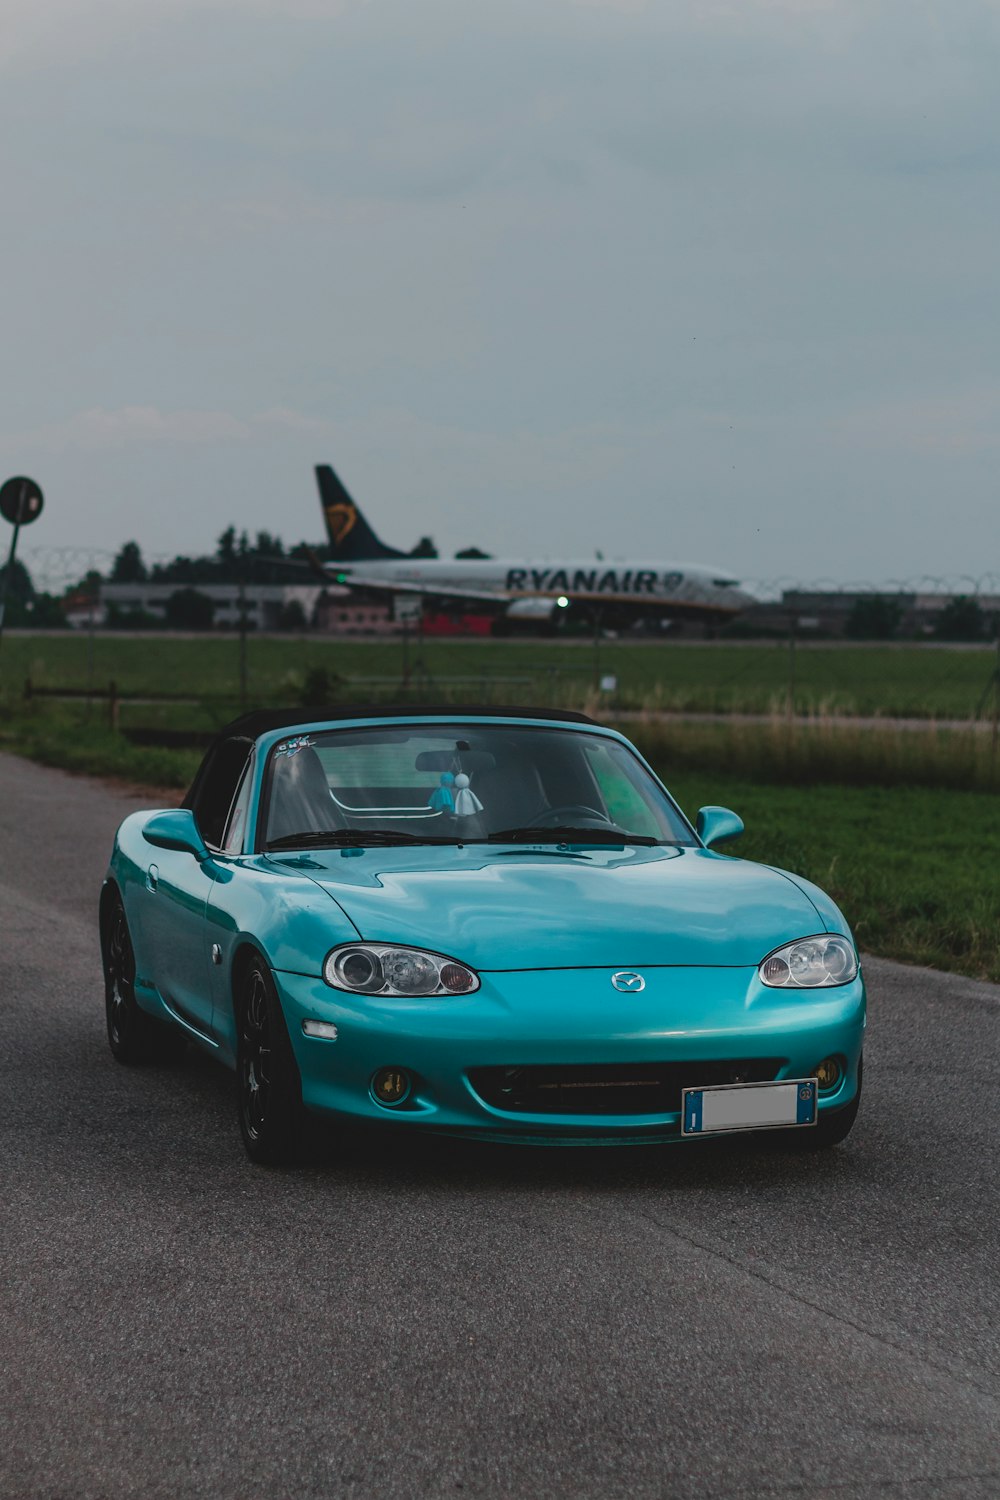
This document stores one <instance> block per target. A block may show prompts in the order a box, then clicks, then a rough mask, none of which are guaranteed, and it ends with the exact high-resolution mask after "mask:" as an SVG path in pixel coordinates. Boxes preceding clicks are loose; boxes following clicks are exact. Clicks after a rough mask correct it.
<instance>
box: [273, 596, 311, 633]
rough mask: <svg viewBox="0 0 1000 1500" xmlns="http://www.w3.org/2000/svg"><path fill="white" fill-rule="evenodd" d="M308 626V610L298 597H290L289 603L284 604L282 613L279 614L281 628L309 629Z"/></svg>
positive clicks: (279, 626) (279, 627)
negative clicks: (303, 606) (306, 610)
mask: <svg viewBox="0 0 1000 1500" xmlns="http://www.w3.org/2000/svg"><path fill="white" fill-rule="evenodd" d="M308 627H309V621H308V620H307V619H306V612H305V610H304V609H303V608H302V605H301V603H300V602H299V600H298V599H289V601H288V603H287V604H283V605H282V607H281V613H280V614H279V615H278V629H279V630H299V631H302V630H307V629H308Z"/></svg>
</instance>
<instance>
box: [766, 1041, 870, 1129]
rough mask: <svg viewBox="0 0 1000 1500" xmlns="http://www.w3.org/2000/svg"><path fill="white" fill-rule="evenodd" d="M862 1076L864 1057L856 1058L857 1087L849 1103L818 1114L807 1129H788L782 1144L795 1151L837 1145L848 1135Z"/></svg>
mask: <svg viewBox="0 0 1000 1500" xmlns="http://www.w3.org/2000/svg"><path fill="white" fill-rule="evenodd" d="M863 1077H864V1058H859V1059H858V1088H857V1092H856V1094H855V1095H854V1098H853V1099H852V1100H851V1102H850V1104H845V1105H844V1107H843V1108H842V1109H831V1110H827V1111H826V1112H824V1113H821V1114H820V1117H819V1119H818V1120H817V1121H816V1124H815V1125H813V1127H812V1128H811V1129H809V1130H790V1131H789V1132H788V1134H787V1135H785V1136H783V1142H784V1144H786V1145H788V1146H789V1147H791V1148H792V1150H795V1151H828V1150H829V1149H830V1147H831V1146H839V1145H840V1143H841V1141H843V1140H846V1138H847V1136H848V1135H850V1133H851V1129H852V1128H853V1125H854V1122H855V1120H856V1119H857V1117H858V1110H859V1108H860V1106H861V1082H862V1078H863Z"/></svg>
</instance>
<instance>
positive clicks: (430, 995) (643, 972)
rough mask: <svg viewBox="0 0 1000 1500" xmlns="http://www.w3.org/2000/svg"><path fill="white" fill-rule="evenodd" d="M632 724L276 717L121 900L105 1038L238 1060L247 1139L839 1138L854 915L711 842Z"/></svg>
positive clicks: (711, 818) (139, 845)
mask: <svg viewBox="0 0 1000 1500" xmlns="http://www.w3.org/2000/svg"><path fill="white" fill-rule="evenodd" d="M742 828H743V824H742V822H741V821H740V819H739V818H738V817H737V816H736V814H735V813H732V812H729V811H728V810H727V809H725V808H721V807H703V808H702V809H701V811H700V812H699V814H698V817H697V822H696V824H695V826H694V827H692V826H691V824H690V823H689V822H688V820H687V819H686V818H685V816H684V814H683V813H682V812H681V811H680V809H679V808H678V806H677V805H676V803H675V802H674V801H673V800H672V799H671V797H670V796H669V794H668V793H667V791H666V789H665V788H664V787H663V785H662V784H661V782H660V781H659V780H658V779H657V777H656V776H655V775H654V773H653V771H652V770H651V769H650V767H649V766H648V765H647V764H646V763H645V761H644V760H643V759H642V757H641V756H640V755H639V754H638V752H637V751H636V750H635V749H634V747H633V746H632V745H630V743H629V742H628V740H626V739H625V738H624V737H623V736H622V735H620V734H618V733H616V732H615V731H614V730H611V729H605V728H602V727H601V726H600V725H598V724H595V723H593V722H592V721H591V720H589V719H587V718H585V717H584V716H583V715H580V714H572V713H558V712H554V711H543V710H539V709H498V708H482V709H469V708H464V707H463V708H455V707H449V708H431V709H416V708H401V709H392V710H389V709H382V710H377V709H375V708H371V707H369V708H365V709H338V710H324V711H322V713H319V712H318V713H316V714H313V713H311V712H310V711H308V710H300V711H299V712H298V714H294V713H290V712H277V711H274V712H271V711H261V712H255V713H251V714H247V715H245V716H244V717H243V718H241V719H237V720H236V721H235V722H234V723H232V724H230V725H229V726H228V728H226V729H225V730H223V731H222V733H221V734H219V736H218V737H217V739H216V740H215V742H214V743H213V744H212V746H211V747H210V748H209V750H208V753H207V754H206V756H205V759H204V761H203V762H202V765H201V767H200V769H199V771H198V774H197V775H196V777H195V779H194V782H193V784H192V786H191V789H190V791H189V792H188V795H187V797H186V798H185V800H184V803H183V805H182V807H180V808H175V809H170V810H167V811H160V812H138V813H133V814H132V815H131V816H130V817H128V818H126V819H125V821H124V822H123V823H122V825H121V827H120V828H119V830H118V833H117V836H116V838H115V844H114V851H113V853H112V856H111V863H110V867H109V869H108V873H107V878H106V880H105V882H104V886H103V889H102V892H101V902H100V930H101V946H102V952H103V957H104V973H105V993H106V1008H107V1028H108V1039H109V1042H110V1044H111V1050H112V1052H113V1053H114V1055H115V1057H116V1058H117V1059H118V1060H119V1061H120V1062H122V1063H144V1062H152V1061H156V1060H159V1059H166V1058H170V1057H173V1056H176V1055H177V1054H178V1052H179V1051H182V1050H183V1049H184V1047H185V1045H186V1044H187V1043H188V1042H194V1043H196V1044H197V1045H198V1046H200V1047H202V1048H204V1049H206V1050H207V1051H208V1052H210V1053H212V1054H214V1055H215V1056H217V1057H218V1058H220V1059H221V1061H223V1062H224V1063H226V1064H228V1066H229V1067H230V1068H232V1069H234V1070H235V1074H236V1094H237V1106H238V1108H237V1113H238V1118H239V1124H240V1129H241V1131H242V1135H243V1140H244V1143H245V1145H246V1149H247V1151H248V1152H249V1154H250V1156H251V1157H252V1158H253V1159H254V1160H255V1161H260V1162H268V1163H278V1162H284V1161H289V1160H292V1159H294V1157H295V1154H296V1151H297V1149H298V1147H299V1144H300V1142H301V1140H302V1134H303V1129H304V1126H305V1124H306V1122H307V1121H308V1119H309V1117H310V1115H325V1116H330V1117H333V1118H335V1119H353V1120H367V1121H375V1120H379V1121H382V1122H384V1123H386V1124H387V1125H389V1126H391V1127H394V1128H397V1129H407V1128H408V1129H424V1130H433V1131H443V1132H451V1133H453V1134H461V1135H475V1136H479V1137H484V1138H490V1139H494V1140H505V1141H525V1142H541V1143H556V1142H563V1143H566V1142H588V1143H595V1142H600V1143H611V1142H654V1141H682V1140H692V1141H693V1140H704V1139H706V1138H708V1137H712V1136H718V1135H721V1134H726V1133H729V1132H736V1131H757V1132H761V1139H764V1140H767V1139H772V1138H773V1139H775V1140H778V1139H780V1140H782V1141H783V1142H787V1143H788V1144H790V1145H795V1146H798V1147H806V1148H813V1147H817V1146H830V1145H833V1144H835V1143H836V1142H838V1141H841V1140H843V1138H844V1137H845V1136H846V1135H847V1133H848V1131H849V1130H850V1129H851V1126H852V1124H853V1123H854V1118H855V1115H856V1113H857V1109H858V1101H859V1098H860V1093H861V1074H862V1061H861V1057H862V1041H863V1037H864V1028H865V991H864V984H863V981H862V977H861V973H860V970H859V965H858V957H857V953H856V951H855V947H854V943H853V940H852V938H851V933H850V930H849V928H848V927H847V924H846V922H845V921H844V918H843V917H842V916H841V914H840V912H839V911H838V909H837V907H836V906H835V905H834V903H833V902H832V901H831V900H830V899H829V897H828V896H825V895H824V894H823V892H822V891H821V890H819V889H818V888H817V887H816V886H814V885H811V884H810V883H809V882H808V881H806V880H803V879H801V878H800V877H799V876H796V875H789V874H787V873H786V872H784V871H781V870H776V869H771V868H768V867H767V866H764V865H758V864H752V863H749V862H747V861H744V860H739V859H731V858H727V857H726V856H725V855H722V854H719V853H717V852H715V847H714V846H716V845H718V844H721V843H722V842H723V841H725V840H727V839H732V838H735V837H736V835H737V834H739V833H740V832H741V831H742Z"/></svg>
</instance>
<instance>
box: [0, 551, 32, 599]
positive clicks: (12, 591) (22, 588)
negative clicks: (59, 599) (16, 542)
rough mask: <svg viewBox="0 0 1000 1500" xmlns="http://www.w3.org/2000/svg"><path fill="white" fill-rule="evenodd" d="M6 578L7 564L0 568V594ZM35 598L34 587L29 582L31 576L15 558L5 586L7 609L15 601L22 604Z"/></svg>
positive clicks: (17, 558)
mask: <svg viewBox="0 0 1000 1500" xmlns="http://www.w3.org/2000/svg"><path fill="white" fill-rule="evenodd" d="M6 577H7V564H6V563H4V564H3V566H2V567H0V593H2V592H3V586H4V580H5V579H6ZM34 597H35V585H34V584H33V583H32V581H31V574H30V573H29V572H28V570H27V568H26V567H25V566H24V563H23V562H22V561H21V559H20V558H19V557H15V559H14V566H13V567H12V568H11V570H10V583H9V584H8V586H7V605H8V608H9V607H10V605H11V604H12V603H13V602H14V600H15V599H18V600H20V601H21V602H22V603H24V604H28V603H30V601H31V600H32V599H34Z"/></svg>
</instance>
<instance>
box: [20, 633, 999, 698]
mask: <svg viewBox="0 0 1000 1500" xmlns="http://www.w3.org/2000/svg"><path fill="white" fill-rule="evenodd" d="M408 652H409V656H410V661H411V666H412V664H413V662H414V661H415V659H416V657H417V654H418V653H417V644H416V641H411V642H410V644H409V647H408ZM420 655H421V657H422V661H423V664H424V666H425V667H426V669H427V674H428V678H429V680H428V678H424V677H420V676H419V675H417V676H416V677H415V678H414V688H413V690H414V691H415V692H417V693H419V694H420V695H421V696H422V697H423V698H424V699H425V700H427V699H429V698H435V697H436V698H445V699H449V700H450V699H454V700H455V701H466V702H468V701H471V700H473V699H477V698H478V699H485V700H486V701H490V702H503V701H506V702H527V703H539V704H547V705H550V706H551V705H556V704H562V705H564V706H570V705H580V704H582V703H583V702H584V700H585V699H588V698H589V697H591V696H592V695H593V692H594V688H595V683H596V680H597V678H598V677H599V676H603V675H613V676H615V677H616V678H617V680H618V686H617V689H616V690H615V691H614V692H613V693H609V694H606V695H604V701H606V702H607V703H608V705H609V706H614V707H617V708H621V709H642V708H646V709H650V710H654V711H655V710H656V709H658V708H659V709H677V710H685V711H689V712H690V711H701V712H734V711H736V712H750V713H771V712H774V711H775V710H781V711H784V710H785V709H786V708H787V706H788V702H789V698H790V697H791V700H792V701H793V702H794V706H795V709H796V710H797V711H798V712H801V713H822V714H826V715H831V714H837V715H841V714H863V715H886V716H890V715H892V716H897V715H898V716H907V717H911V716H912V717H919V718H925V717H942V718H957V719H968V718H970V717H971V716H972V715H974V714H975V712H976V710H977V707H979V706H981V705H982V704H983V702H984V697H987V696H988V689H989V684H990V679H991V674H992V673H993V671H994V668H995V665H996V660H997V658H996V655H995V653H993V652H992V651H990V650H989V649H985V648H984V649H950V648H946V647H931V646H910V647H905V646H899V647H877V646H871V647H863V646H849V647H833V646H829V645H826V646H821V645H814V646H799V647H797V649H796V650H795V652H794V658H793V656H792V653H790V651H789V649H788V646H787V644H786V643H773V642H771V643H764V644H750V645H745V646H744V645H739V646H737V645H718V644H715V643H692V644H682V643H680V642H677V643H672V644H666V643H657V642H628V643H625V642H620V641H601V643H600V645H599V648H598V649H597V650H596V651H595V648H594V646H593V644H592V643H590V642H585V641H580V642H578V643H575V644H569V643H566V642H562V641H558V642H557V641H548V640H532V641H527V640H525V641H505V640H497V641H493V640H485V641H479V640H476V641H473V640H464V641H463V640H454V639H429V640H426V641H425V642H424V643H423V645H422V647H421V650H420ZM403 662H404V648H403V645H402V643H401V641H400V640H399V639H392V640H388V641H358V640H354V639H350V638H347V639H336V638H330V637H327V638H324V639H319V638H317V637H315V636H304V637H301V638H299V637H294V636H293V637H289V636H285V637H273V636H264V637H254V636H252V635H251V636H250V637H249V638H248V643H247V690H248V698H249V700H250V701H251V702H256V703H260V702H297V701H298V700H299V698H300V695H301V693H302V691H303V689H304V686H305V683H306V679H307V676H308V674H309V673H310V672H311V671H316V670H323V671H325V672H327V673H328V674H329V676H330V679H331V681H334V680H335V679H338V678H339V679H341V680H340V682H339V683H335V687H334V691H335V694H336V697H337V699H338V700H339V701H343V702H346V701H349V700H351V699H354V700H357V699H361V700H362V701H368V700H369V699H372V698H379V699H382V700H386V699H388V698H395V697H398V696H399V693H400V688H401V685H402V681H403ZM29 677H30V678H31V679H32V680H33V681H34V682H35V683H36V684H38V685H41V686H49V687H54V686H67V685H70V686H78V687H79V686H84V685H87V684H89V685H91V686H93V687H95V688H98V689H101V690H104V689H105V688H106V687H107V684H108V682H109V681H110V680H114V681H115V682H116V683H117V685H118V689H119V691H120V692H122V693H126V694H127V693H141V692H144V691H145V692H150V691H159V692H163V691H168V690H173V691H180V690H181V689H185V690H188V691H192V690H193V691H196V692H197V693H198V694H200V695H203V696H204V697H205V698H206V699H212V700H216V701H218V700H220V699H222V698H224V697H228V699H229V702H228V704H227V705H226V706H227V708H232V707H233V705H234V704H236V703H238V696H239V691H240V666H239V642H238V640H237V639H236V638H235V637H234V636H230V635H211V636H205V637H201V638H197V639H191V638H182V637H176V636H170V635H165V634H162V633H158V632H150V633H149V634H147V635H144V636H139V637H135V636H132V637H125V636H121V635H116V634H114V633H112V632H107V633H104V634H99V633H98V634H96V635H95V636H94V637H93V639H92V640H88V638H87V637H86V636H84V635H76V634H74V635H70V634H53V635H48V636H45V635H36V636H26V635H19V634H17V633H16V632H14V633H11V632H8V634H7V635H6V636H5V638H4V641H3V647H2V651H0V702H3V701H6V703H7V704H8V706H10V705H12V704H13V702H14V701H15V700H16V699H17V698H19V696H20V694H21V692H22V690H23V686H24V682H25V680H26V679H27V678H29ZM373 678H374V679H377V680H375V681H372V680H371V679H373Z"/></svg>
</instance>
